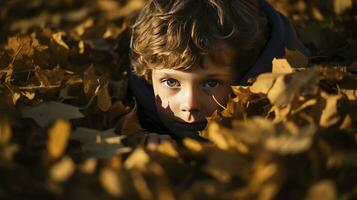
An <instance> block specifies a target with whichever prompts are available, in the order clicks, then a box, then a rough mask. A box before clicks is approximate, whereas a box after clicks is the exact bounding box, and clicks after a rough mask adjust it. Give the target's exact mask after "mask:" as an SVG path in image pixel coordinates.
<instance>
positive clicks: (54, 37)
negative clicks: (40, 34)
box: [52, 32, 69, 49]
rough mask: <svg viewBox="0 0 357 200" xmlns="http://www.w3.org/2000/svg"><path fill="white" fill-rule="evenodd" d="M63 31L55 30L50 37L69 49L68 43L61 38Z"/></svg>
mask: <svg viewBox="0 0 357 200" xmlns="http://www.w3.org/2000/svg"><path fill="white" fill-rule="evenodd" d="M64 35H65V33H64V32H57V33H54V34H53V35H52V38H53V39H54V40H55V41H56V42H57V44H59V45H60V46H62V47H64V48H66V49H69V47H68V45H67V44H66V43H65V42H64V41H63V40H62V36H64Z"/></svg>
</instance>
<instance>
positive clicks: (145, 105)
mask: <svg viewBox="0 0 357 200" xmlns="http://www.w3.org/2000/svg"><path fill="white" fill-rule="evenodd" d="M260 4H261V8H262V9H263V11H264V12H265V13H266V15H267V17H268V21H269V24H270V26H271V27H270V29H271V32H270V38H269V40H268V42H267V44H266V46H265V47H264V49H263V51H262V53H261V54H260V56H259V58H258V59H257V61H256V62H255V64H254V65H253V67H251V68H250V69H249V70H248V71H247V72H246V73H245V74H242V75H240V76H239V77H240V78H239V81H238V83H239V84H240V85H247V81H248V79H249V78H251V77H255V76H257V75H259V74H261V73H265V72H271V71H272V60H273V59H274V58H276V57H283V56H284V54H285V48H288V49H293V50H298V51H300V52H301V53H303V54H305V55H306V56H309V50H308V49H307V48H306V47H305V46H304V45H303V44H302V43H301V42H300V41H299V39H298V37H297V34H296V32H295V30H294V28H293V26H292V24H291V23H290V21H289V20H288V19H287V18H286V17H285V16H283V15H282V14H280V13H279V12H278V11H276V10H275V9H274V8H273V7H272V6H271V5H270V4H269V3H267V2H266V1H265V0H261V1H260ZM129 90H130V92H131V94H132V95H133V96H134V97H135V99H136V102H137V104H138V115H139V116H138V117H139V121H140V124H141V125H142V126H143V128H145V129H147V130H148V131H149V132H156V133H159V134H168V135H170V136H172V137H173V138H174V139H180V138H179V136H178V135H176V134H175V133H171V132H170V131H169V129H167V128H166V127H165V126H164V125H163V123H162V122H161V120H160V118H159V116H158V114H157V111H156V107H155V97H154V91H153V88H152V86H151V85H150V84H148V83H147V82H146V81H145V79H143V78H140V77H138V76H136V75H134V74H133V73H129ZM189 137H191V138H194V139H202V138H201V137H199V136H198V134H192V135H190V136H189ZM181 139H182V138H181Z"/></svg>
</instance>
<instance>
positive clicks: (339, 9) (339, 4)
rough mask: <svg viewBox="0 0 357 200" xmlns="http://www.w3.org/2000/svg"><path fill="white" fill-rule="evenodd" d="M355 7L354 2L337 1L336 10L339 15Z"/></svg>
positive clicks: (335, 3) (347, 0)
mask: <svg viewBox="0 0 357 200" xmlns="http://www.w3.org/2000/svg"><path fill="white" fill-rule="evenodd" d="M352 5H353V2H352V0H335V1H334V9H335V13H336V14H337V15H339V14H341V13H343V11H345V10H347V9H349V8H351V7H352Z"/></svg>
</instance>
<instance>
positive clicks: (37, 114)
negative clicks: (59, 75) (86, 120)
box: [22, 101, 84, 127]
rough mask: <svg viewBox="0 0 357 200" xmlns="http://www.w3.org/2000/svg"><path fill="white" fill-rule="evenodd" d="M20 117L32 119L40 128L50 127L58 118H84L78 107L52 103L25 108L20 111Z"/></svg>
mask: <svg viewBox="0 0 357 200" xmlns="http://www.w3.org/2000/svg"><path fill="white" fill-rule="evenodd" d="M22 115H23V117H29V118H32V119H34V120H35V121H36V122H37V124H38V125H40V126H41V127H46V126H48V125H50V124H51V123H52V122H53V121H54V120H56V119H58V118H63V119H67V120H70V119H78V118H82V117H84V115H83V114H82V113H81V112H80V111H79V108H78V107H75V106H71V105H67V104H62V103H58V102H54V101H51V102H45V103H42V104H39V105H37V106H34V107H26V108H24V109H23V110H22Z"/></svg>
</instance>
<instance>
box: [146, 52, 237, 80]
mask: <svg viewBox="0 0 357 200" xmlns="http://www.w3.org/2000/svg"><path fill="white" fill-rule="evenodd" d="M153 73H154V74H155V75H175V76H182V77H191V76H194V77H198V78H200V77H222V78H223V77H224V78H232V74H233V66H231V65H224V64H220V63H216V62H214V61H213V60H212V59H211V58H209V57H206V58H204V60H203V63H202V66H197V67H192V68H190V69H187V70H182V69H154V70H153Z"/></svg>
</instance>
